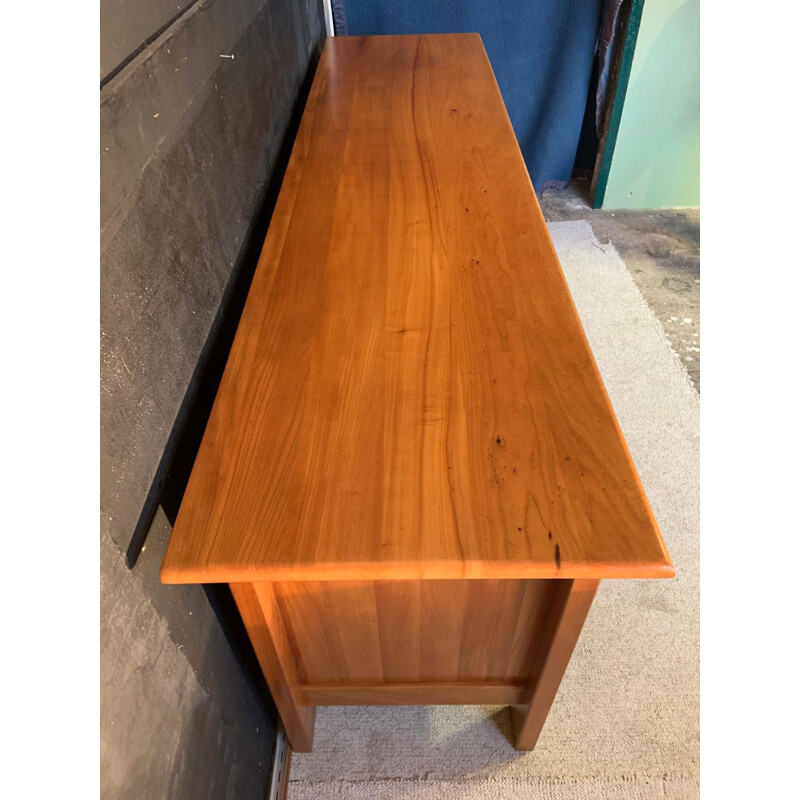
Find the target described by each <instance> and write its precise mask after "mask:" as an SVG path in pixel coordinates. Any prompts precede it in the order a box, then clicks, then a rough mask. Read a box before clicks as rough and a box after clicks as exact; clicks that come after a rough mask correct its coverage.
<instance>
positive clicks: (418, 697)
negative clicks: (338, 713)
mask: <svg viewBox="0 0 800 800" xmlns="http://www.w3.org/2000/svg"><path fill="white" fill-rule="evenodd" d="M300 696H301V697H302V698H303V700H304V702H306V703H308V704H309V705H319V706H361V705H380V706H387V705H388V706H391V705H401V706H407V705H457V706H460V705H512V704H515V703H527V702H529V700H530V698H531V687H530V685H529V683H528V681H524V682H505V681H503V682H501V681H496V682H489V681H484V682H475V683H469V682H466V681H461V682H456V683H446V682H431V683H423V682H420V683H374V684H358V683H355V684H331V685H325V684H309V685H307V686H301V687H300Z"/></svg>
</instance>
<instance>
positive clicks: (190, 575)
mask: <svg viewBox="0 0 800 800" xmlns="http://www.w3.org/2000/svg"><path fill="white" fill-rule="evenodd" d="M169 561H170V560H169V559H165V561H164V564H163V565H162V567H161V582H162V583H169V584H183V583H260V582H262V581H263V582H275V581H363V580H497V579H517V580H519V579H548V580H552V579H569V578H589V579H597V580H608V579H613V578H672V577H674V575H675V568H674V567H673V565H672V562H671V561H669V559H667V560H666V561H664V562H656V563H647V564H590V563H581V564H562V565H561V567H560V568H556V567H554V566H551V565H548V564H542V563H538V562H535V563H531V564H525V563H524V562H519V561H508V562H494V563H486V562H462V561H440V562H427V563H423V562H408V563H404V562H401V561H393V562H373V563H357V564H356V563H354V564H344V563H314V564H286V565H271V566H267V565H264V566H260V567H252V568H243V567H241V566H236V565H222V564H220V565H216V566H214V567H208V568H205V569H199V568H197V567H181V566H178V565H173V564H171V563H169Z"/></svg>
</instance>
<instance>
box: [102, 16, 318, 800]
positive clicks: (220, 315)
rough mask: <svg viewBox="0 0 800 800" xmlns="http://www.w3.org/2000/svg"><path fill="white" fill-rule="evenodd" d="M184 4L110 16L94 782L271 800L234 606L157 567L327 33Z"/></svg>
mask: <svg viewBox="0 0 800 800" xmlns="http://www.w3.org/2000/svg"><path fill="white" fill-rule="evenodd" d="M187 5H190V7H189V8H188V10H185V11H184V13H182V14H180V16H178V17H177V19H172V18H171V17H169V16H168V13H167V12H168V11H169V9H168V6H167V4H160V3H158V2H157V1H156V0H150V2H147V3H144V4H137V3H135V2H134V0H129V2H127V3H126V2H125V1H124V0H116V1H115V0H104V1H103V3H102V11H101V20H104V21H103V25H102V28H103V31H104V36H105V33H106V32H107V31H114V34H113V37H112V36H111V34H108V40H107V41H104V42H103V44H102V47H101V49H102V51H103V52H102V58H101V75H104V76H110V77H107V78H106V79H105V81H104V83H103V85H102V88H101V96H100V108H101V179H102V186H101V221H100V222H101V298H100V301H101V680H102V686H101V706H102V709H101V784H102V794H103V797H109V798H111V797H121V798H159V800H160V799H161V798H184V797H185V798H193V799H194V798H200V797H202V798H216V797H226V798H227V797H230V798H250V797H253V798H259V799H260V798H263V797H264V794H265V792H266V788H267V783H268V773H269V767H270V759H271V754H272V746H273V741H274V724H275V721H276V717H275V711H274V707H273V706H272V703H271V700H270V698H269V695H268V691H267V690H266V687H265V685H264V683H263V678H261V677H260V675H259V671H258V669H257V666H256V665H255V664H254V659H253V656H252V651H249V650H248V647H247V642H246V637H245V636H244V635H243V633H242V631H241V630H240V628H239V627H237V626H240V621H239V620H238V617H237V616H236V613H235V609H234V608H233V606H232V602H231V600H230V595H229V593H227V592H226V590H225V588H224V587H200V586H162V585H161V584H160V582H159V580H158V568H159V565H160V561H161V557H162V555H163V552H164V548H165V547H166V543H167V541H168V539H169V534H170V529H171V521H173V520H174V515H175V512H176V509H177V505H178V503H179V500H180V492H181V487H182V482H183V481H184V480H185V477H186V474H188V469H189V468H190V465H191V457H192V455H193V446H194V445H193V443H194V444H196V441H197V440H198V438H199V435H200V433H201V432H202V425H203V423H204V414H205V413H207V410H208V408H209V407H210V403H211V401H212V400H213V392H214V390H215V386H216V383H215V380H216V379H215V377H214V376H213V375H212V377H211V379H209V378H208V374H209V373H213V372H214V371H215V370H216V371H217V372H218V371H219V369H221V365H222V364H224V356H225V348H226V347H227V346H228V345H229V338H230V335H232V334H231V331H232V330H233V329H235V317H236V314H237V313H238V309H239V308H240V306H241V302H242V301H243V298H244V294H245V293H246V288H247V284H248V281H249V277H250V275H251V273H252V268H253V265H254V258H255V254H257V252H258V249H259V245H260V243H261V241H262V240H263V235H264V231H265V229H266V225H267V223H268V218H269V211H270V206H271V203H272V202H274V197H275V194H276V192H277V187H278V186H279V183H280V177H281V175H282V170H283V167H284V166H285V161H286V158H287V156H288V152H289V149H290V146H291V141H292V137H293V133H294V131H295V130H296V125H297V121H298V118H299V114H300V112H301V111H302V105H303V102H304V99H305V93H306V92H307V89H308V85H309V79H310V76H311V74H312V73H313V69H314V66H315V64H316V60H317V58H318V54H319V51H320V49H321V46H322V44H323V41H324V36H325V32H324V22H323V13H322V4H321V2H319V1H318V0H267V1H266V2H265V1H264V0H206V1H204V0H199V2H195V3H194V4H191V3H190V2H189V0H187ZM137 9H138V11H137ZM114 14H118V15H119V16H118V17H114V18H112V16H109V15H114ZM126 19H127V20H128V23H129V24H126ZM170 19H172V21H171V22H170ZM134 23H135V24H134ZM165 24H166V26H167V27H166V28H165V29H164V30H163V31H161V32H160V34H159V35H157V36H156V38H154V39H153V40H152V41H150V42H149V43H147V37H149V36H151V35H154V34H156V33H157V32H158V31H159V29H160V28H161V26H163V25H165ZM148 31H149V33H148ZM143 37H144V38H143ZM138 39H142V41H141V42H140V43H139V44H136V42H137V40H138ZM143 43H144V44H145V46H144V47H143V48H142V47H141V45H142V44H143ZM131 54H133V56H131ZM221 55H232V56H233V58H221V57H220V56H221ZM231 320H233V323H231ZM226 331H227V333H226ZM209 364H210V365H211V366H210V367H209ZM176 423H178V424H177V425H176ZM175 431H177V432H178V433H180V434H181V435H180V436H176V434H175ZM187 432H188V433H187ZM171 434H172V436H171ZM187 440H188V441H189V444H188V445H187V444H186V441H187ZM168 442H172V443H173V444H174V443H175V442H177V445H176V446H175V447H173V448H172V449H171V450H168V453H171V452H172V451H173V450H174V451H175V453H176V454H177V456H176V458H177V461H176V462H175V463H173V462H172V461H168V462H167V464H166V466H167V467H168V468H167V469H165V467H164V463H162V456H164V453H165V448H167V444H168ZM165 461H166V459H165ZM160 464H161V473H162V474H163V476H164V481H163V484H158V488H159V489H161V488H163V489H164V491H165V493H166V494H165V495H164V496H156V500H160V503H161V504H160V506H159V508H158V511H157V513H155V518H154V519H153V521H152V525H150V527H149V531H146V532H147V538H146V546H145V548H144V550H143V552H142V554H141V556H140V558H139V560H138V562H137V563H136V566H135V568H134V569H133V570H129V569H128V568H127V567H126V565H125V553H126V551H127V550H128V548H129V544H130V541H131V537H132V534H133V532H134V529H135V528H136V527H137V523H138V522H139V520H140V518H141V514H142V509H143V507H144V506H145V501H146V499H147V498H148V495H149V496H150V500H151V501H152V499H153V497H154V494H153V492H152V491H151V490H152V488H153V486H154V479H155V478H156V476H157V473H158V471H159V465H160ZM154 507H155V506H154ZM147 519H148V520H149V517H148V518H147ZM140 527H141V526H140Z"/></svg>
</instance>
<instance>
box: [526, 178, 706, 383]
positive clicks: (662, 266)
mask: <svg viewBox="0 0 800 800" xmlns="http://www.w3.org/2000/svg"><path fill="white" fill-rule="evenodd" d="M588 198H589V182H588V180H574V181H571V182H570V185H569V186H568V187H567V188H566V189H564V190H563V191H561V190H558V189H545V191H544V192H543V194H542V200H541V205H542V211H543V213H544V216H545V219H546V220H547V221H548V222H557V221H561V220H576V219H585V220H588V221H589V224H590V225H591V226H592V229H593V230H594V232H595V235H596V236H597V238H598V240H599V241H600V242H601V243H602V244H607V243H608V242H611V244H613V245H614V247H615V248H616V250H617V252H618V253H619V254H620V257H621V258H622V260H623V261H624V262H625V265H626V266H627V268H628V271H629V272H630V274H631V276H632V277H633V280H634V282H635V283H636V285H637V286H638V287H639V291H640V292H641V293H642V295H643V296H644V298H645V300H646V301H647V304H648V305H649V306H650V308H651V309H652V311H653V313H654V314H655V315H656V317H658V319H659V321H660V322H661V324H662V326H663V327H664V331H665V332H666V334H667V337H668V338H669V340H670V343H671V344H672V347H673V349H674V350H675V352H676V353H677V354H678V356H679V357H680V359H681V361H682V362H683V364H684V365H685V367H686V370H687V372H688V373H689V378H690V379H691V382H692V384H693V385H694V387H695V389H697V391H698V392H699V391H700V210H699V209H696V208H680V209H659V210H654V211H649V210H646V211H629V210H627V209H620V210H614V209H609V210H607V209H598V210H595V209H593V208H592V207H591V205H590V204H589V200H588Z"/></svg>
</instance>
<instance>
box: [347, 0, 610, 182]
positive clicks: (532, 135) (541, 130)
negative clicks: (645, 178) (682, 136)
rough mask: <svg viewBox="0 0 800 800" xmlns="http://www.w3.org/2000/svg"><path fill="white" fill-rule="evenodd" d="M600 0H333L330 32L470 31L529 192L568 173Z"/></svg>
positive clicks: (583, 106) (589, 70)
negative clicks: (496, 90)
mask: <svg viewBox="0 0 800 800" xmlns="http://www.w3.org/2000/svg"><path fill="white" fill-rule="evenodd" d="M603 4H604V0H527V2H526V1H525V0H429V1H428V2H426V0H335V2H334V3H333V6H334V12H335V19H336V23H337V26H336V32H337V34H342V33H349V34H350V35H353V36H364V35H370V34H392V33H393V34H401V33H468V32H475V31H477V32H478V33H480V35H481V38H482V39H483V44H484V46H485V47H486V51H487V53H488V54H489V59H490V61H491V62H492V67H493V69H494V72H495V75H496V76H497V83H498V84H499V86H500V91H501V92H502V94H503V100H504V101H505V104H506V107H507V108H508V114H509V116H510V117H511V124H512V125H513V126H514V131H515V133H516V135H517V140H518V141H519V145H520V149H521V150H522V155H523V156H524V158H525V163H526V164H527V165H528V171H529V172H530V175H531V181H532V183H533V185H534V188H535V189H536V191H537V192H541V190H542V189H543V188H545V187H546V186H549V185H557V186H563V185H565V184H566V182H567V181H568V180H569V178H570V175H571V173H572V166H573V164H574V162H575V153H576V152H577V149H578V139H579V138H580V134H581V124H582V122H583V116H584V111H585V110H586V99H587V97H588V95H589V91H590V88H589V83H590V79H591V75H592V64H593V62H594V57H595V53H596V52H597V41H598V36H599V32H600V25H601V20H602V15H603Z"/></svg>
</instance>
